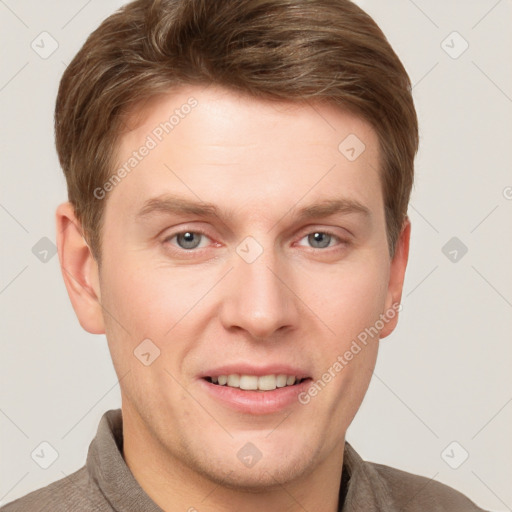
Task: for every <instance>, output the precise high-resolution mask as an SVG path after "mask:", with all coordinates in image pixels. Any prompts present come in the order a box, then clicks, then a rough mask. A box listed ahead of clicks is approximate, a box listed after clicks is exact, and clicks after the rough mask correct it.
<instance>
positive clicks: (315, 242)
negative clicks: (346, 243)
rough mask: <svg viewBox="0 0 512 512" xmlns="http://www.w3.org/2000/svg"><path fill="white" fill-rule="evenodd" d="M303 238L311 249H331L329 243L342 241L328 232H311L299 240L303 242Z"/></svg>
mask: <svg viewBox="0 0 512 512" xmlns="http://www.w3.org/2000/svg"><path fill="white" fill-rule="evenodd" d="M305 238H307V241H308V243H310V244H311V245H312V247H313V249H325V248H328V247H331V246H332V245H331V242H332V241H333V240H338V241H339V242H343V240H341V239H340V238H339V237H338V236H337V235H335V234H334V233H329V232H328V231H313V232H312V233H309V234H308V235H306V236H305V237H303V238H302V239H301V240H304V239H305Z"/></svg>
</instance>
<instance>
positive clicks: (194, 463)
mask: <svg viewBox="0 0 512 512" xmlns="http://www.w3.org/2000/svg"><path fill="white" fill-rule="evenodd" d="M291 444H292V447H293V452H292V451H291V450H290V449H288V450H285V451H284V453H280V452H283V446H282V445H281V446H277V445H275V444H274V445H273V444H272V443H269V442H268V441H267V442H266V443H261V446H262V450H261V458H260V459H259V460H258V461H257V462H256V463H254V464H253V465H252V466H251V465H250V464H251V461H248V462H247V464H248V465H249V466H246V465H244V463H243V462H242V461H241V460H240V459H243V456H244V452H242V454H241V455H239V454H238V452H239V450H234V449H233V448H232V447H226V449H219V448H220V447H216V448H217V450H215V451H217V453H215V454H212V453H209V454H207V453H204V451H203V454H200V455H194V456H191V457H189V460H188V465H189V467H191V469H192V470H193V471H195V472H197V473H199V474H201V475H202V476H203V477H205V478H207V479H208V480H211V481H212V482H214V483H215V484H217V485H221V486H223V487H226V488H231V489H236V490H239V491H244V492H252V493H258V492H261V491H263V490H265V491H267V492H268V491H269V490H271V489H272V488H276V489H278V488H280V487H281V485H283V484H287V483H290V482H293V481H295V480H299V479H301V478H304V477H306V476H307V475H308V474H309V473H311V472H312V471H313V469H314V466H315V461H316V460H317V458H318V452H316V453H315V449H314V448H313V447H311V446H298V445H297V444H295V443H293V442H291ZM263 445H265V446H263ZM243 446H245V444H244V445H243ZM247 453H251V450H250V449H249V450H248V451H247ZM254 455H256V454H254Z"/></svg>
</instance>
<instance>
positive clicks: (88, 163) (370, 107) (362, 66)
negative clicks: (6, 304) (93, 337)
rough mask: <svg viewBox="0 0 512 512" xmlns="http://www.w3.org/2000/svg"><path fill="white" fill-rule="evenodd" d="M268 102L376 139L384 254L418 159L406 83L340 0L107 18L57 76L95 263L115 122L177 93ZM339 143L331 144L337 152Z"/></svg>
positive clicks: (193, 6) (58, 118)
mask: <svg viewBox="0 0 512 512" xmlns="http://www.w3.org/2000/svg"><path fill="white" fill-rule="evenodd" d="M189 84H190V85H200V84H217V85H221V86H224V87H227V88H231V89H233V90H235V91H238V92H243V93H246V94H250V95H252V96H255V97H258V98H261V99H269V100H278V101H296V102H302V101H309V100H322V101H323V100H325V101H327V102H330V103H331V104H334V105H337V106H339V107H341V108H344V109H347V110H350V111H352V112H354V113H356V114H357V115H359V116H361V117H362V118H363V119H365V120H366V121H367V122H369V123H370V125H371V126H372V127H373V129H374V130H375V131H376V133H377V135H378V138H379V142H380V150H381V156H382V158H381V160H382V161H381V167H382V171H381V173H382V187H383V196H384V203H385V216H386V224H387V237H388V246H389V251H390V255H393V254H394V251H395V246H396V242H397V240H398V236H399V234H400V230H401V228H402V225H403V221H404V220H405V218H406V216H407V206H408V202H409V196H410V192H411V187H412V184H413V176H414V157H415V154H416V152H417V149H418V121H417V117H416V111H415V108H414V103H413V99H412V93H411V83H410V80H409V77H408V75H407V73H406V71H405V69H404V67H403V65H402V63H401V62H400V60H399V58H398V56H397V55H396V54H395V52H394V51H393V49H392V48H391V46H390V44H389V43H388V41H387V39H386V37H385V36H384V34H383V33H382V31H381V30H380V29H379V27H378V26H377V25H376V23H375V22H374V21H373V19H372V18H371V17H370V16H369V15H367V14H366V13H365V12H364V11H362V10H361V9H360V8H359V7H358V6H357V5H355V4H354V3H352V2H350V1H349V0H136V1H133V2H131V3H129V4H127V5H125V6H124V7H122V8H121V9H120V10H118V11H117V12H115V13H114V14H113V15H111V16H110V17H108V18H107V19H106V20H105V21H103V23H102V24H101V25H100V26H99V27H98V28H97V29H96V30H95V31H94V32H93V33H92V34H91V35H90V36H89V38H88V39H87V41H86V42H85V44H84V45H83V47H82V48H81V49H80V51H79V52H78V54H77V55H76V56H75V58H74V59H73V61H72V62H71V63H70V65H69V66H68V67H67V69H66V71H65V72H64V75H63V77H62V80H61V82H60V87H59V92H58V96H57V102H56V108H55V134H56V146H57V152H58V154H59V159H60V163H61V166H62V169H63V171H64V174H65V176H66V181H67V187H68V198H69V201H70V202H71V203H72V204H73V206H74V208H75V213H76V216H77V219H78V220H79V221H80V223H81V225H82V229H83V234H84V236H85V238H86V240H87V241H88V243H89V246H90V248H91V251H92V253H93V255H94V257H95V258H96V259H97V261H98V262H99V261H100V253H101V246H100V239H101V225H102V218H103V215H102V214H103V209H104V203H105V201H102V200H99V199H97V197H96V196H95V194H94V190H95V189H97V187H99V186H101V185H102V184H103V183H105V182H106V181H107V180H108V179H109V177H110V176H111V175H112V173H113V172H114V166H115V156H116V155H115V154H116V151H115V149H116V147H117V141H118V139H119V135H120V133H121V131H122V124H123V115H124V114H126V113H127V112H129V111H130V109H131V108H133V107H134V106H136V105H137V104H139V103H140V102H141V101H143V100H146V99H150V98H152V97H154V96H156V95H159V94H162V93H165V92H168V91H170V90H172V89H173V88H175V87H179V86H183V85H189ZM340 142H341V141H340Z"/></svg>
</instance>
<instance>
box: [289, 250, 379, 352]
mask: <svg viewBox="0 0 512 512" xmlns="http://www.w3.org/2000/svg"><path fill="white" fill-rule="evenodd" d="M379 261H383V262H384V263H379ZM300 281H301V282H302V285H301V292H300V293H299V296H300V297H301V298H304V302H305V303H306V305H307V306H309V308H310V309H311V310H312V311H313V312H314V313H315V314H316V316H317V317H318V318H319V319H320V320H321V325H323V328H324V330H326V334H327V336H326V339H327V340H332V343H331V345H332V347H333V349H338V350H339V349H342V348H343V345H344V344H345V343H347V342H348V343H350V341H351V340H352V339H353V338H355V337H357V335H358V334H359V333H360V332H361V331H362V330H364V329H365V328H367V327H369V326H371V325H373V324H374V323H375V322H376V320H377V319H378V318H379V315H380V314H381V313H382V312H383V308H384V306H385V300H386V294H387V270H386V267H385V260H384V259H382V260H379V258H376V257H374V258H372V260H370V261H368V260H366V261H364V260H362V261H357V262H356V261H354V262H343V263H341V264H340V265H339V266H337V267H336V268H333V269H331V270H330V271H329V272H328V273H327V272H325V273H322V272H319V271H318V269H316V270H315V269H310V271H309V272H304V273H301V277H300ZM306 298H307V299H306Z"/></svg>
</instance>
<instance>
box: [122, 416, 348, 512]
mask: <svg viewBox="0 0 512 512" xmlns="http://www.w3.org/2000/svg"><path fill="white" fill-rule="evenodd" d="M123 438H124V441H123V457H124V459H125V461H126V464H127V465H128V467H129V468H130V471H131V472H132V474H133V476H134V477H135V479H136V480H137V482H138V483H139V485H140V486H141V487H142V489H143V490H144V491H145V492H146V494H147V495H148V496H149V497H150V498H151V499H152V500H153V501H154V502H155V503H156V504H157V505H158V506H159V507H160V508H161V509H162V510H164V511H165V512H174V511H180V512H182V511H184V510H186V511H188V512H224V511H232V510H237V511H240V512H256V511H257V512H260V511H261V510H265V511H269V512H271V511H279V512H283V511H285V512H295V511H301V512H303V511H304V510H322V511H326V512H336V511H337V510H338V496H339V491H340V485H341V474H342V466H343V448H344V439H343V440H342V441H341V442H340V444H339V445H338V446H337V447H336V449H334V450H331V452H330V453H329V455H328V457H326V458H324V459H323V460H321V461H319V462H317V463H316V464H314V467H311V469H310V470H309V472H308V474H305V475H302V476H300V477H299V478H296V479H295V480H293V481H287V482H281V481H280V480H279V476H278V475H279V472H278V471H277V472H276V476H275V478H273V480H274V481H275V485H272V486H266V487H260V488H251V489H243V488H239V487H236V488H234V487H229V486H228V485H229V484H228V485H226V483H227V482H223V481H222V475H219V479H217V480H216V481H215V480H214V479H212V478H209V477H208V476H207V475H202V474H200V473H198V472H197V471H195V470H194V468H192V467H191V466H189V465H187V463H186V462H187V461H183V460H181V459H180V458H179V457H176V456H174V455H173V454H171V453H169V451H168V450H167V448H166V447H164V446H162V445H161V444H160V443H159V442H158V440H156V439H155V438H154V437H153V436H152V435H151V434H149V433H148V432H147V430H146V429H145V428H144V427H143V425H142V424H141V423H140V422H138V421H136V418H134V416H132V415H130V414H129V413H127V414H126V415H125V411H124V410H123ZM312 464H313V463H312Z"/></svg>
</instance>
